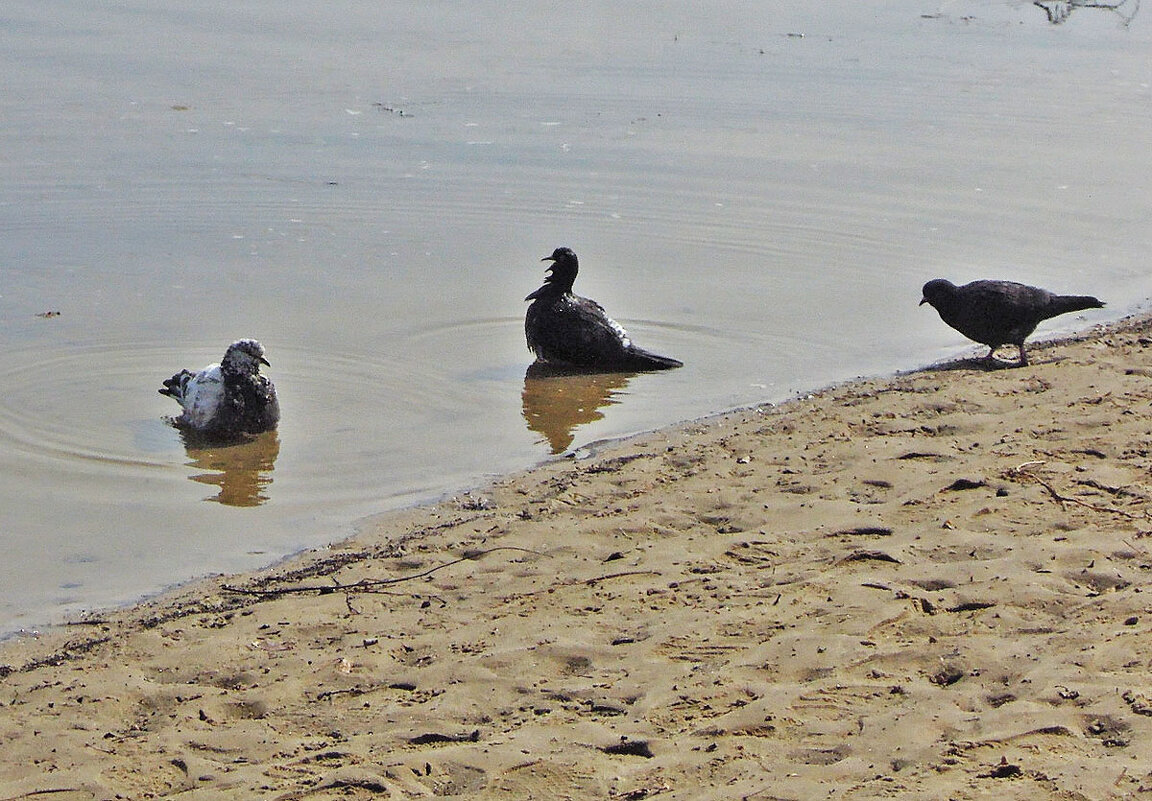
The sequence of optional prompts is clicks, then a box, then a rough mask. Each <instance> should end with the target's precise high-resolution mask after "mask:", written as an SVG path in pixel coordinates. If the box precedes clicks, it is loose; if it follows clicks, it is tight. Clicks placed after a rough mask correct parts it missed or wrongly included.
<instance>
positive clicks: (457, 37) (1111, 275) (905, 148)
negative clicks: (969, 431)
mask: <svg viewBox="0 0 1152 801" xmlns="http://www.w3.org/2000/svg"><path fill="white" fill-rule="evenodd" d="M521 5H522V4H521ZM878 5H879V6H881V7H876V8H873V7H870V6H869V5H867V4H859V3H832V4H827V5H823V6H819V7H817V6H816V5H815V4H812V3H808V2H774V3H736V4H728V5H727V6H726V7H725V8H724V9H722V10H721V9H711V10H710V11H709V13H708V14H706V15H702V14H700V12H699V8H698V5H696V4H689V3H673V4H669V3H660V4H656V3H639V4H634V5H633V6H630V10H629V13H628V20H627V24H621V21H620V19H619V6H618V5H616V4H609V3H602V2H593V3H591V4H581V5H579V6H578V7H575V6H573V7H560V6H555V5H553V4H535V5H533V7H532V8H529V9H523V8H519V7H515V8H513V7H508V6H507V4H500V3H485V2H481V3H456V2H451V1H450V0H443V2H434V3H428V2H420V3H411V2H393V3H387V4H382V5H381V7H379V8H377V7H364V6H363V5H362V4H356V3H342V2H326V3H308V4H305V3H296V4H291V5H290V6H289V7H287V9H286V7H285V6H284V4H282V3H272V2H254V3H245V4H242V6H238V5H237V4H234V3H219V2H214V0H206V1H205V2H202V3H198V4H194V5H193V6H188V5H187V4H176V3H167V2H156V3H150V4H143V5H141V4H130V3H125V2H110V3H102V4H100V6H99V7H98V8H97V7H94V6H93V5H92V4H91V3H84V2H78V0H57V2H53V3H41V2H31V0H9V2H7V3H5V5H4V8H3V9H0V44H2V45H3V46H2V47H0V67H2V68H3V71H4V74H5V76H6V84H7V87H6V91H5V92H4V93H2V94H0V115H2V119H3V121H4V124H3V125H2V126H0V337H2V338H3V339H2V341H3V345H4V346H3V349H2V352H0V632H10V631H13V630H15V629H16V628H19V627H27V626H34V625H42V624H45V623H47V622H51V621H53V620H58V619H60V618H61V616H63V615H66V614H71V613H74V612H76V611H78V610H81V609H91V608H98V607H102V606H106V605H110V604H118V603H124V602H127V601H130V600H133V599H135V598H138V597H140V596H142V595H145V594H148V593H152V592H155V591H157V590H158V589H160V588H162V587H164V586H167V585H170V584H172V583H176V582H180V581H184V580H187V579H188V578H190V577H193V576H196V575H201V574H204V573H210V572H219V571H232V570H238V569H243V568H248V567H254V566H257V565H260V564H265V563H268V562H271V561H273V560H275V559H277V558H279V557H280V556H282V555H284V554H286V553H290V552H292V551H294V550H297V549H300V548H303V547H307V546H312V545H320V544H323V543H325V542H328V541H331V540H334V539H339V538H341V537H343V536H345V535H347V534H348V533H350V532H351V531H352V530H353V527H354V525H355V523H356V521H357V520H359V519H361V518H363V517H364V516H366V515H370V514H373V513H376V512H380V511H384V510H386V509H388V508H393V507H396V506H399V505H402V504H407V503H412V502H416V501H419V500H424V499H429V498H434V497H437V496H440V495H442V494H444V493H447V492H452V491H454V490H458V489H460V488H463V487H467V486H469V485H473V484H474V483H476V482H478V481H480V480H482V479H483V478H484V477H486V476H490V475H493V474H498V473H502V472H507V471H510V470H513V469H518V468H521V467H526V466H528V465H531V464H533V463H535V462H538V461H540V460H542V459H545V458H550V457H551V455H552V454H554V453H560V452H564V451H571V450H572V449H574V448H579V447H580V446H581V445H582V444H587V443H589V442H591V441H594V440H597V439H601V438H604V437H613V436H620V435H623V434H627V433H630V432H635V431H638V430H644V429H650V428H653V427H657V426H660V425H663V424H666V423H670V422H674V421H678V420H683V419H689V418H694V417H698V416H701V415H704V414H707V413H710V412H715V411H719V410H722V409H726V408H730V407H733V406H737V405H743V404H751V403H756V402H760V401H765V400H781V399H784V398H787V397H789V396H791V395H793V394H795V393H797V392H800V391H803V390H806V389H810V388H813V387H817V386H821V385H825V384H827V383H830V382H833V381H837V380H843V379H847V378H851V377H854V376H857V375H872V374H882V373H887V372H891V371H893V370H897V369H905V368H911V367H915V366H917V365H922V364H926V363H928V362H931V361H934V360H936V359H940V358H944V357H948V356H953V355H961V354H966V353H976V352H977V351H978V350H979V349H978V348H976V347H975V346H972V345H970V343H966V342H965V341H964V340H963V338H962V337H960V336H959V335H958V334H956V333H955V332H953V331H951V330H950V329H948V328H947V327H946V326H944V325H943V324H942V323H941V322H940V320H939V319H938V318H937V316H936V315H935V313H934V312H932V311H930V310H929V309H928V308H927V307H924V308H918V307H917V301H918V300H919V297H920V295H919V287H920V285H921V284H922V283H923V282H924V281H925V280H927V279H929V278H933V277H937V276H944V277H949V278H952V279H953V280H955V281H957V282H960V281H966V280H971V279H975V278H981V277H997V278H1012V279H1016V280H1022V281H1026V282H1029V283H1036V284H1040V285H1043V286H1047V287H1049V288H1052V289H1055V290H1059V291H1068V292H1075V293H1081V292H1090V293H1093V294H1096V295H1098V296H1099V297H1101V298H1103V299H1105V300H1107V301H1108V303H1109V306H1108V308H1107V309H1106V310H1104V311H1100V312H1091V313H1086V314H1084V315H1082V316H1080V317H1075V316H1069V317H1068V318H1065V319H1061V320H1057V321H1052V322H1050V323H1048V324H1046V325H1045V326H1043V327H1042V329H1041V334H1052V333H1056V332H1060V331H1067V330H1071V329H1074V328H1077V327H1082V326H1084V325H1087V324H1089V323H1091V322H1097V321H1103V320H1107V319H1112V318H1115V317H1118V316H1120V315H1122V314H1124V313H1126V312H1128V311H1131V310H1133V309H1135V308H1136V307H1137V306H1140V305H1142V304H1143V303H1144V302H1145V300H1146V298H1148V297H1149V295H1150V294H1152V287H1150V284H1152V275H1150V273H1149V271H1148V270H1147V269H1146V265H1145V254H1147V253H1148V252H1149V249H1150V248H1149V245H1150V242H1152V191H1150V190H1152V166H1150V162H1149V159H1148V157H1147V154H1148V153H1149V152H1150V150H1152V147H1150V146H1152V142H1150V139H1152V125H1150V119H1149V118H1150V116H1152V89H1150V82H1152V62H1149V60H1148V58H1147V53H1148V52H1149V44H1150V42H1149V39H1150V30H1152V29H1150V23H1149V18H1148V16H1147V14H1145V15H1141V14H1140V13H1138V12H1139V8H1138V5H1137V4H1136V3H1134V2H1127V3H1125V4H1124V5H1123V6H1122V7H1121V8H1120V10H1119V11H1120V12H1121V13H1117V12H1112V11H1107V10H1103V9H1094V8H1077V7H1072V6H1064V7H1056V6H1055V5H1053V6H1051V8H1053V9H1054V14H1053V16H1054V17H1055V18H1061V17H1062V16H1063V17H1064V19H1063V21H1062V22H1061V23H1060V24H1053V23H1051V22H1050V21H1049V16H1048V14H1047V13H1046V12H1045V10H1044V9H1042V8H1040V7H1038V6H1035V5H1033V4H1031V3H1026V2H992V1H991V0H988V1H986V2H976V1H974V2H937V3H933V2H921V3H913V2H896V3H885V4H878ZM1065 12H1069V13H1067V14H1065ZM558 245H568V246H570V247H572V248H573V249H575V250H576V252H577V253H578V254H579V255H580V257H581V266H582V271H581V275H580V278H579V280H578V282H577V285H576V286H577V291H579V292H580V293H581V294H584V295H587V296H589V297H593V298H596V299H597V300H599V301H600V302H601V303H603V304H604V305H605V306H606V307H607V309H608V311H609V312H610V313H611V314H613V316H615V317H616V318H617V319H619V320H621V321H622V322H623V323H625V324H626V326H627V327H628V328H629V331H630V333H631V334H632V336H633V338H634V339H635V340H636V341H637V342H639V343H640V344H641V345H643V346H645V347H648V348H649V349H651V350H654V351H657V352H660V353H665V354H667V355H670V356H675V357H677V358H679V359H682V360H683V361H684V362H685V363H686V366H685V367H684V368H682V369H680V370H675V371H670V372H664V373H657V374H650V375H637V376H610V377H599V378H594V379H573V378H560V379H548V380H539V381H538V380H534V379H532V378H531V377H527V376H526V370H527V367H528V364H529V355H528V353H527V351H526V349H525V347H524V342H523V331H522V320H523V313H524V308H525V304H524V303H523V301H522V298H523V297H524V296H525V295H527V294H528V293H529V292H531V291H532V290H533V289H535V288H536V287H537V286H539V284H540V281H541V279H542V277H543V268H544V267H545V266H546V265H543V264H541V263H540V261H539V259H540V258H541V257H542V256H544V255H547V254H548V253H551V251H552V250H553V248H555V247H556V246H558ZM47 312H59V314H58V315H51V316H39V315H43V314H45V313H47ZM241 336H254V337H257V338H259V339H260V340H261V341H262V342H263V343H264V344H265V346H266V347H267V349H268V357H269V359H270V361H271V362H272V365H273V366H272V368H271V369H270V370H268V371H267V372H268V374H269V376H270V377H271V378H272V379H273V380H274V381H275V382H276V384H277V387H278V389H279V392H280V395H281V399H282V406H283V413H284V422H283V424H282V427H281V429H280V431H279V432H277V433H275V434H272V435H267V436H265V437H262V438H260V439H259V440H257V441H256V442H254V443H251V444H250V445H246V446H243V447H241V448H236V449H214V450H210V451H203V450H197V449H195V448H193V449H186V448H185V445H184V443H183V441H182V439H181V437H180V435H179V433H178V432H177V431H175V430H174V429H172V428H170V427H169V426H168V425H166V423H165V422H164V416H165V415H167V414H171V413H173V412H174V411H175V405H174V404H173V403H172V402H171V401H170V400H168V399H166V398H164V397H162V396H160V395H159V394H158V393H157V392H156V389H157V388H158V387H159V382H160V380H161V379H163V378H165V377H167V376H169V375H171V374H172V373H173V372H175V371H176V370H178V369H180V368H183V367H190V368H191V367H196V368H198V367H202V366H204V365H206V364H208V363H209V362H212V361H216V360H218V359H219V358H220V356H221V355H222V353H223V349H224V347H225V346H226V345H227V343H228V342H230V341H231V340H233V339H235V338H238V337H241Z"/></svg>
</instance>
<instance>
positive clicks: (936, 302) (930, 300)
mask: <svg viewBox="0 0 1152 801" xmlns="http://www.w3.org/2000/svg"><path fill="white" fill-rule="evenodd" d="M923 293H924V296H923V297H922V298H920V304H919V305H921V306H923V305H924V304H925V303H927V304H928V305H929V306H931V307H933V308H935V309H939V308H940V306H941V305H942V304H947V303H948V300H949V299H950V298H951V297H952V296H953V295H954V294H955V293H956V285H955V284H953V283H952V282H951V281H949V280H947V279H945V278H933V279H932V280H931V281H929V282H928V283H926V284H925V285H924V289H923Z"/></svg>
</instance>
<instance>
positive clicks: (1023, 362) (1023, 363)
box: [1018, 342, 1028, 367]
mask: <svg viewBox="0 0 1152 801" xmlns="http://www.w3.org/2000/svg"><path fill="white" fill-rule="evenodd" d="M1018 366H1019V367H1027V366H1028V354H1027V353H1025V352H1024V343H1023V342H1021V343H1020V362H1019V364H1018Z"/></svg>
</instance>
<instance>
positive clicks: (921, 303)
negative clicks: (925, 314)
mask: <svg viewBox="0 0 1152 801" xmlns="http://www.w3.org/2000/svg"><path fill="white" fill-rule="evenodd" d="M927 302H928V298H920V302H919V303H917V304H916V305H917V306H923V305H924V304H925V303H927Z"/></svg>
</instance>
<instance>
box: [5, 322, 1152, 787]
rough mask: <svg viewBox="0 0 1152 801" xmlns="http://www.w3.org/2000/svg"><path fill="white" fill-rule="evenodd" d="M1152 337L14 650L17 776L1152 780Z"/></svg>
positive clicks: (604, 460) (887, 399) (793, 783)
mask: <svg viewBox="0 0 1152 801" xmlns="http://www.w3.org/2000/svg"><path fill="white" fill-rule="evenodd" d="M1150 346H1152V322H1149V321H1148V320H1146V319H1145V320H1133V321H1126V322H1122V323H1120V324H1118V325H1115V326H1112V327H1110V328H1107V329H1098V330H1094V331H1093V332H1091V333H1089V334H1087V335H1085V336H1083V337H1079V338H1075V339H1072V340H1066V341H1061V342H1055V343H1049V344H1046V345H1039V346H1033V347H1032V348H1031V349H1030V356H1031V357H1032V359H1033V362H1034V363H1033V364H1032V365H1031V366H1029V367H1026V368H1020V369H1003V370H992V371H988V370H985V369H984V367H983V365H981V364H980V363H979V362H974V361H960V362H955V363H951V364H947V365H943V366H939V367H937V368H935V369H929V370H925V371H920V372H916V373H912V374H908V375H901V376H898V377H896V378H889V379H883V380H875V381H863V382H858V383H853V384H848V385H844V386H840V387H835V388H832V389H828V390H826V391H821V392H817V393H814V394H812V395H811V396H808V397H804V398H802V399H798V400H796V401H794V402H789V403H787V404H783V405H780V406H779V407H764V408H757V409H749V410H744V411H738V412H733V413H730V414H727V415H724V416H721V417H718V418H715V419H710V420H707V421H701V422H696V423H691V424H685V425H682V426H678V427H674V428H671V429H667V430H661V431H659V432H656V433H653V434H649V435H645V436H642V437H639V438H635V439H631V440H628V441H625V442H619V443H612V444H608V445H605V446H604V447H602V448H599V449H596V450H594V452H593V453H592V455H590V456H588V457H587V458H583V459H577V460H562V461H557V462H554V463H550V464H548V465H546V466H543V467H541V468H539V469H536V470H533V471H530V472H526V473H523V474H519V475H515V476H512V477H509V478H507V479H504V480H501V481H498V482H496V483H495V484H493V485H492V486H490V487H487V488H485V489H484V490H483V491H477V492H473V493H471V494H468V495H463V496H459V497H457V498H454V499H452V500H451V501H447V502H444V503H441V504H438V505H435V506H430V507H425V508H418V509H413V510H407V511H405V512H402V513H397V514H391V515H389V516H387V517H384V518H382V519H379V520H378V521H375V522H374V523H373V524H372V525H371V526H369V527H368V528H367V529H366V530H365V531H363V532H362V533H361V534H360V535H358V536H357V537H355V538H354V539H353V540H351V541H348V542H346V543H343V544H341V545H338V546H334V547H331V548H328V549H323V550H318V551H314V552H309V553H307V554H304V555H302V556H300V557H298V558H296V559H293V560H292V561H290V562H288V563H285V564H283V565H280V566H277V567H275V568H273V569H269V570H267V571H264V572H260V573H256V574H252V575H244V576H231V577H226V578H220V579H213V580H207V581H203V582H200V583H197V584H195V585H193V586H189V587H187V588H184V589H182V590H180V591H178V592H175V593H172V594H170V595H167V596H165V597H163V598H160V599H157V600H155V601H153V602H150V603H146V604H144V605H141V606H138V607H136V608H133V609H129V610H125V611H120V612H115V613H111V614H109V615H107V616H105V617H102V618H101V619H99V620H95V619H91V620H88V621H87V622H83V623H79V624H76V625H72V626H68V627H64V628H62V629H59V630H56V631H52V632H49V633H45V634H43V635H42V636H40V637H37V638H24V639H19V640H14V641H10V642H7V643H5V644H4V645H3V646H2V648H0V665H4V666H5V667H3V668H0V675H2V678H0V704H2V705H3V707H4V714H3V716H0V742H3V745H4V747H3V748H2V749H0V798H3V799H12V798H27V797H41V796H43V795H47V796H48V797H51V798H53V799H88V798H115V797H129V798H146V797H158V796H166V795H172V794H176V793H180V794H182V796H183V797H186V798H201V797H203V798H208V797H211V798H253V797H263V798H282V799H305V798H307V799H316V798H380V797H387V798H423V797H467V798H494V799H495V798H508V799H524V798H555V799H561V798H573V799H584V798H613V799H640V798H684V799H688V798H692V799H700V798H716V799H720V798H724V799H728V798H747V799H811V798H879V797H894V796H900V797H920V798H975V797H995V798H1000V799H1018V798H1020V799H1022V798H1060V799H1073V798H1111V797H1144V795H1147V796H1149V797H1152V773H1150V772H1149V770H1150V769H1149V766H1150V765H1152V670H1150V668H1152V636H1150V632H1152V609H1150V608H1149V605H1150V602H1149V598H1152V595H1150V594H1149V590H1150V589H1152V553H1150V544H1152V538H1150V535H1152V520H1150V519H1149V497H1150V495H1152V478H1150V473H1149V470H1150V468H1152V425H1150V422H1149V414H1150V411H1152V409H1150V402H1152V351H1150ZM308 588H317V589H308Z"/></svg>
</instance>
